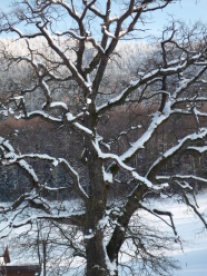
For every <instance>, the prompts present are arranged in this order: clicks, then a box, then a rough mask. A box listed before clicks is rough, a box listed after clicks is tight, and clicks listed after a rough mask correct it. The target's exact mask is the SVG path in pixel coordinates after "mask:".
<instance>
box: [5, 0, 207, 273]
mask: <svg viewBox="0 0 207 276" xmlns="http://www.w3.org/2000/svg"><path fill="white" fill-rule="evenodd" d="M171 2H174V1H172V0H136V1H135V0H127V1H115V0H104V1H99V0H90V1H89V0H88V1H87V0H82V1H81V0H80V1H73V0H39V1H38V0H22V1H16V4H15V5H16V6H15V7H14V9H13V11H11V13H9V14H5V13H2V14H1V21H0V32H1V33H2V34H4V33H8V37H7V39H4V41H2V44H4V49H3V48H2V49H3V50H2V51H1V59H2V61H3V63H2V66H3V69H4V70H5V71H6V72H7V73H9V72H11V71H12V72H13V73H12V76H11V81H12V78H13V84H14V83H15V85H13V86H12V85H10V86H8V88H7V90H6V93H5V91H3V90H1V95H0V96H1V97H0V100H1V109H2V110H3V111H4V113H5V112H7V113H8V120H10V121H11V120H13V122H14V129H15V122H16V124H19V122H21V123H22V124H23V122H24V121H26V122H29V123H32V122H34V120H35V119H38V121H36V125H35V126H36V131H37V133H36V135H35V136H34V137H33V139H32V140H31V139H30V141H29V142H27V145H25V141H24V146H21V140H19V141H18V143H19V145H18V146H16V145H17V143H16V142H15V141H13V140H12V139H10V138H9V137H6V135H5V136H3V135H2V134H1V137H0V164H1V167H7V168H10V167H11V168H13V166H14V165H15V166H18V167H19V168H20V169H21V172H23V173H24V174H25V175H26V176H27V179H25V178H22V180H21V179H20V182H21V186H23V187H24V186H25V185H26V184H25V183H24V181H26V182H29V184H27V185H26V187H25V189H22V194H21V195H20V196H19V197H18V198H16V199H15V200H14V202H10V203H9V204H6V205H5V204H2V206H1V207H0V211H1V213H2V214H3V216H2V221H4V224H3V229H1V236H8V235H9V234H10V232H11V231H12V230H13V229H15V228H17V227H22V226H24V225H30V226H31V228H32V227H35V225H37V224H38V225H40V224H41V225H44V223H46V225H47V224H48V225H50V227H49V226H48V225H47V227H48V229H50V230H49V232H51V229H54V228H55V229H56V230H55V231H56V232H55V233H56V235H55V234H54V235H53V236H51V237H50V233H49V234H48V232H47V240H48V239H49V238H48V237H50V239H52V240H53V242H54V244H55V240H57V239H58V237H60V238H61V242H62V243H61V246H62V245H63V242H64V245H65V246H66V247H67V248H70V249H71V251H72V252H73V255H74V256H75V257H77V256H79V257H81V258H83V259H85V260H86V275H88V276H89V275H90V276H91V275H93V276H95V275H118V265H119V264H120V263H119V260H120V259H119V257H120V255H121V253H122V252H124V251H125V253H126V254H127V250H128V255H130V256H131V257H132V256H137V257H138V258H139V263H143V264H144V265H143V267H147V265H149V269H150V273H151V274H150V275H152V273H153V271H155V272H158V271H159V275H165V273H166V268H167V267H168V264H169V263H167V262H163V258H164V257H163V256H162V252H161V251H162V250H163V249H164V248H165V247H167V241H166V237H163V236H159V233H158V232H157V230H156V231H155V230H153V229H152V228H151V227H150V226H147V225H145V224H144V223H143V218H142V219H140V215H139V214H140V211H142V210H145V211H147V212H149V213H151V214H153V215H154V216H156V217H159V218H160V219H161V220H165V219H166V220H165V221H166V223H167V224H168V225H169V227H171V228H172V230H173V233H174V234H175V236H176V240H178V236H177V232H176V226H175V225H174V221H173V216H172V214H171V212H170V210H167V209H164V210H158V209H153V208H150V206H149V205H148V199H149V198H151V197H156V198H157V197H161V196H163V195H164V196H172V197H174V196H177V197H179V198H180V199H182V200H183V201H184V202H185V203H186V204H187V205H188V206H190V207H191V208H192V209H193V210H194V211H195V212H196V214H197V215H198V216H199V217H200V219H201V220H202V221H203V223H204V225H205V226H207V224H206V222H205V220H204V218H203V217H202V215H201V214H200V213H199V211H198V208H197V205H196V201H195V202H193V201H192V200H191V199H192V198H191V197H190V193H193V192H194V187H195V183H206V182H207V178H206V177H205V174H202V172H201V175H199V174H198V172H199V170H196V169H195V168H194V165H195V160H194V159H193V158H194V157H193V158H189V156H195V155H197V154H198V155H199V156H200V155H202V154H205V152H206V151H207V146H206V143H205V141H206V138H207V126H206V124H205V117H206V116H207V112H206V111H205V110H206V101H207V97H206V91H205V89H206V88H205V85H206V80H205V76H206V70H207V51H206V48H205V46H206V40H205V28H204V27H202V26H199V25H197V26H195V28H194V29H193V30H191V31H188V30H187V29H186V28H185V27H184V25H182V24H176V23H173V24H172V25H171V27H169V28H166V29H165V30H164V31H163V34H162V38H161V39H159V40H157V42H156V43H152V44H151V45H150V47H149V48H148V49H145V50H143V49H142V50H140V51H138V50H137V51H136V50H134V51H132V50H133V49H134V48H133V47H132V46H131V45H130V44H129V43H128V42H127V40H132V39H135V38H136V41H137V42H136V43H134V44H133V45H134V46H135V47H137V48H138V47H139V44H138V40H137V37H139V36H140V35H142V36H143V34H144V35H146V36H147V30H145V29H144V25H143V23H144V22H145V19H146V17H147V16H148V15H149V14H150V13H153V12H155V11H157V10H161V9H164V8H165V7H167V6H168V5H170V4H171ZM10 34H11V36H9V35H10ZM142 45H144V44H142ZM17 46H18V47H17ZM130 47H131V48H130ZM132 52H134V55H133V54H132ZM132 63H133V66H131V67H130V64H132ZM22 68H23V69H22ZM15 74H16V76H15ZM22 74H25V75H26V77H25V78H24V76H23V75H22ZM10 75H11V73H10ZM5 77H6V76H5ZM22 79H24V81H22ZM133 115H134V116H133ZM12 118H13V119H12ZM129 118H130V119H129ZM43 121H45V122H47V123H45V125H44V127H45V129H46V132H47V126H49V125H50V126H51V125H53V126H54V127H53V128H52V131H51V130H50V131H51V132H50V134H49V135H51V136H53V134H54V136H55V132H56V131H57V132H58V131H59V130H60V129H63V130H64V131H62V135H60V136H59V139H60V143H61V140H64V141H65V142H64V154H62V155H61V156H58V154H57V153H58V151H56V153H55V154H52V149H51V150H50V151H48V150H46V148H47V144H46V140H44V138H45V137H43V135H42V136H41V134H40V132H38V124H41V123H42V122H43ZM46 132H45V133H46ZM16 136H17V133H16ZM39 136H40V137H39ZM65 136H67V137H69V138H68V140H67V139H66V137H65ZM38 137H39V138H38ZM30 138H31V137H30ZM50 138H51V137H49V136H47V137H46V139H48V140H49V139H50ZM36 139H40V140H41V139H42V143H41V142H40V144H41V147H40V149H37V150H36V151H35V149H34V148H33V149H32V151H31V152H29V151H28V149H30V146H28V144H32V143H33V142H35V140H36ZM22 141H23V140H22ZM43 141H45V144H44V143H43ZM67 143H68V144H67ZM155 144H156V145H155ZM75 145H76V146H75ZM58 147H59V145H56V148H58ZM73 147H75V150H74V148H73ZM182 156H187V157H188V161H187V164H188V169H186V168H185V166H183V162H181V161H182ZM201 160H202V158H201ZM191 161H192V163H193V165H192V164H191ZM43 162H45V163H47V165H49V168H50V170H49V172H50V171H51V174H52V170H55V169H56V168H57V167H61V168H62V169H64V175H66V176H67V178H68V179H69V182H70V185H68V184H66V182H65V181H61V184H60V183H59V182H58V184H54V183H53V184H54V185H50V182H49V181H47V179H45V178H42V177H41V176H40V175H39V174H38V169H39V167H40V166H42V164H43ZM179 162H180V163H179ZM201 162H202V161H201ZM176 164H179V165H176ZM38 165H39V166H38ZM189 168H190V169H189ZM23 173H22V174H21V175H23ZM45 173H46V171H45ZM47 173H48V172H47ZM72 191H73V194H74V193H75V194H76V199H78V202H79V204H78V207H79V208H78V211H77V210H76V211H71V205H70V204H69V202H70V200H71V199H70V198H71V197H70V196H71V193H72ZM54 193H58V194H59V193H62V194H63V196H62V199H63V200H62V202H61V203H60V202H59V201H56V200H55V201H54V196H52V195H54ZM51 194H52V195H51ZM177 197H176V198H177ZM37 210H39V211H38V212H37ZM39 223H40V224H39ZM45 229H46V226H45ZM73 229H76V231H75V232H74V231H73ZM38 233H39V232H38ZM80 237H81V238H80ZM58 244H60V242H58V241H57V245H58ZM126 244H128V245H129V247H130V248H128V249H127V250H126ZM133 250H134V252H133ZM57 251H58V250H57ZM140 269H141V265H140ZM142 275H143V274H142Z"/></svg>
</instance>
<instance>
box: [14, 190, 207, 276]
mask: <svg viewBox="0 0 207 276" xmlns="http://www.w3.org/2000/svg"><path fill="white" fill-rule="evenodd" d="M197 203H198V205H199V212H200V213H201V214H203V215H204V216H205V217H206V219H207V191H205V192H202V193H201V194H199V195H198V197H197ZM148 206H149V207H152V208H157V209H160V210H168V211H171V212H172V213H173V217H174V221H175V225H176V229H177V232H178V235H179V237H180V239H181V241H182V248H181V246H180V244H179V243H178V244H177V246H175V248H174V249H172V250H169V251H168V252H166V254H167V255H168V256H170V257H171V256H172V257H173V258H174V259H176V260H178V262H179V265H180V266H181V269H180V270H178V271H175V272H174V274H173V275H174V276H206V275H207V231H206V230H205V229H204V225H203V224H202V222H201V221H200V220H199V218H198V217H197V216H196V215H195V214H194V213H193V211H192V210H191V209H189V208H187V207H186V206H185V205H184V204H183V203H180V202H178V201H175V200H171V199H159V200H150V201H148ZM141 216H142V217H143V219H144V220H145V221H146V220H147V223H148V224H149V225H152V226H155V227H156V226H158V227H159V229H160V230H161V231H163V232H164V233H165V234H166V232H169V231H170V229H169V227H167V226H166V225H165V224H164V223H162V222H161V221H160V220H158V219H156V218H155V217H153V216H151V215H150V214H149V213H147V212H143V213H142V212H141ZM19 231H20V232H21V230H20V229H19V230H16V234H17V233H18V232H19ZM20 232H19V234H20ZM17 251H18V250H17V248H16V250H14V251H13V252H11V255H12V256H11V258H12V263H13V264H15V263H16V264H18V263H19V262H23V263H25V259H24V257H23V256H24V254H19V253H18V252H17ZM20 255H21V259H20ZM28 257H29V256H28V255H27V258H26V260H28V259H29V258H28ZM31 260H32V258H31ZM33 261H34V260H33ZM124 261H125V262H126V263H127V265H130V260H129V259H128V260H127V259H126V260H124ZM79 265H80V263H79V264H75V263H73V264H72V267H71V269H70V271H69V272H68V273H67V274H61V275H64V276H66V275H67V276H72V275H82V272H81V271H83V270H82V269H80V268H79V269H78V271H76V267H77V266H79ZM122 274H123V275H125V274H124V273H120V275H122ZM128 275H129V274H128ZM135 275H136V274H135Z"/></svg>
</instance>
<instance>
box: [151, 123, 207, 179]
mask: <svg viewBox="0 0 207 276" xmlns="http://www.w3.org/2000/svg"><path fill="white" fill-rule="evenodd" d="M206 136H207V128H202V129H200V130H199V132H198V133H196V132H194V133H192V134H189V135H187V136H185V137H184V138H182V139H180V140H179V141H178V143H177V144H176V145H175V146H173V147H171V148H169V149H168V150H167V151H166V152H165V153H163V154H162V156H160V157H159V158H158V159H157V160H155V161H154V163H153V164H152V165H151V167H150V168H149V170H148V172H147V174H146V176H147V177H149V178H151V177H152V175H154V173H155V172H156V171H157V170H158V168H160V166H161V165H162V163H163V162H165V161H166V160H168V159H169V158H172V157H173V156H174V155H175V154H176V153H177V152H178V151H179V150H181V149H182V148H183V147H184V146H185V145H186V143H187V142H189V141H190V142H194V141H197V140H198V139H204V138H205V137H206Z"/></svg>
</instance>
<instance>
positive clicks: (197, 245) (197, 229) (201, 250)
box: [152, 191, 207, 276]
mask: <svg viewBox="0 0 207 276" xmlns="http://www.w3.org/2000/svg"><path fill="white" fill-rule="evenodd" d="M197 203H198V206H199V208H198V210H199V212H200V213H201V214H203V215H204V216H205V218H206V219H207V191H205V192H202V193H201V194H199V195H198V197H197ZM154 204H155V205H156V206H158V207H159V208H160V209H161V210H171V211H172V213H173V215H174V221H175V224H176V229H177V232H178V235H179V237H180V239H181V241H182V246H183V248H182V249H181V248H180V247H178V248H177V249H176V250H175V251H172V252H171V255H172V257H173V258H175V259H176V260H178V262H179V265H180V267H181V269H180V270H178V271H176V272H174V275H175V276H206V275H207V230H206V229H205V228H204V225H203V223H202V222H201V221H200V219H199V218H198V217H197V216H196V215H195V213H194V212H193V211H192V210H191V209H189V208H187V207H186V206H185V205H184V204H183V203H177V202H175V201H170V200H164V199H163V200H161V201H160V200H159V201H155V202H153V203H152V205H154ZM164 229H165V227H163V230H164ZM169 254H170V253H169Z"/></svg>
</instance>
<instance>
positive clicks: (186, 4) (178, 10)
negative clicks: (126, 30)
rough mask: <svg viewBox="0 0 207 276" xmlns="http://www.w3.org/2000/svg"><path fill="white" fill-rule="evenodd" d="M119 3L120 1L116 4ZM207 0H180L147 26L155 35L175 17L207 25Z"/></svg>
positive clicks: (1, 2) (3, 3) (0, 2)
mask: <svg viewBox="0 0 207 276" xmlns="http://www.w3.org/2000/svg"><path fill="white" fill-rule="evenodd" d="M12 2H15V1H14V0H0V9H1V10H3V11H5V10H7V8H8V6H9V5H10V6H12V5H11V3H12ZM116 3H118V1H117V2H116ZM206 11H207V0H180V1H178V2H176V3H173V4H170V5H169V6H168V7H167V8H165V9H164V10H163V11H156V12H153V13H152V16H151V17H150V18H149V21H150V22H151V24H149V25H147V28H150V29H151V30H152V32H154V33H155V34H156V33H157V32H159V31H160V30H161V29H162V28H163V26H166V25H167V23H169V21H170V20H171V16H173V17H174V18H175V19H177V20H182V21H184V22H185V23H187V24H188V25H191V24H193V23H194V22H196V21H201V22H203V23H206V24H207V13H206Z"/></svg>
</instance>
